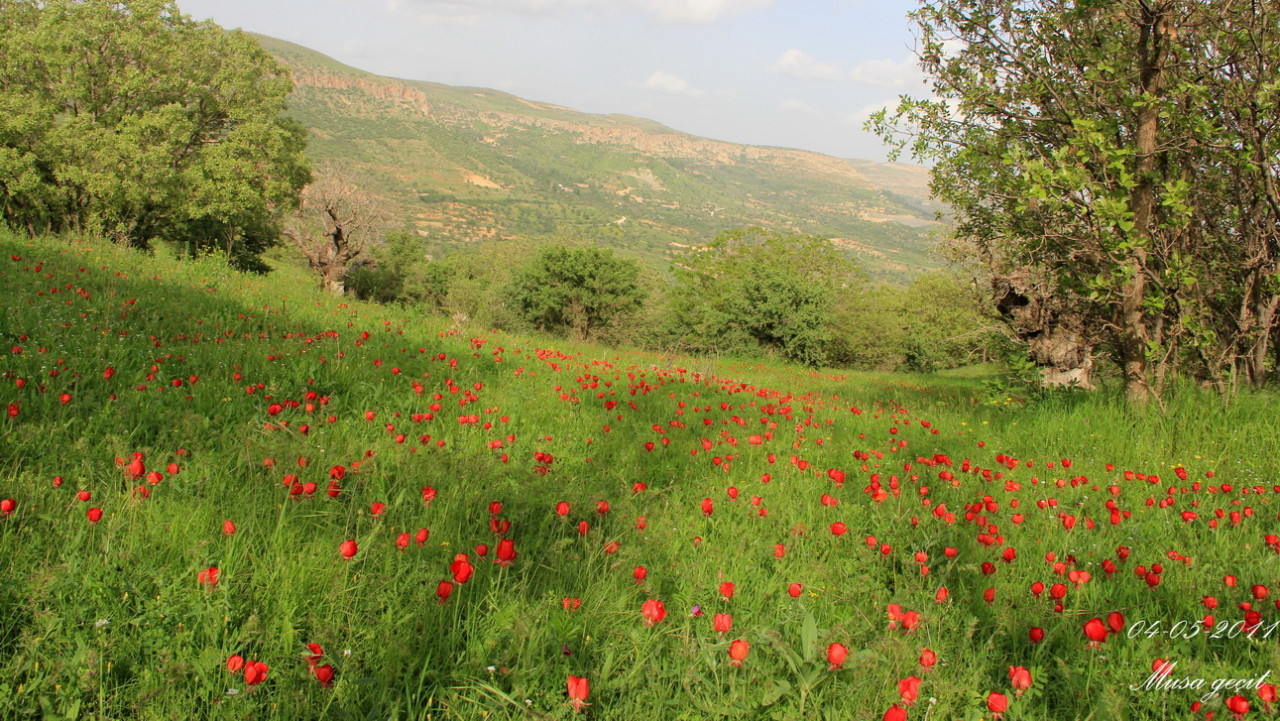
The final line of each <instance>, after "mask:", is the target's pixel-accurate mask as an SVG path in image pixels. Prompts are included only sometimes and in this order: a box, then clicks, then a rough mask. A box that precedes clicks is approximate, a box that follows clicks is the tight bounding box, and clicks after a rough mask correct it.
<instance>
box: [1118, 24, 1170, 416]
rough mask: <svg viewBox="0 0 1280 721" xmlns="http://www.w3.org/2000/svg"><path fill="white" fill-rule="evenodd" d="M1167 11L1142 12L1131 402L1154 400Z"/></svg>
mask: <svg viewBox="0 0 1280 721" xmlns="http://www.w3.org/2000/svg"><path fill="white" fill-rule="evenodd" d="M1167 15H1168V10H1167V9H1163V8H1159V9H1153V8H1146V9H1144V11H1143V15H1142V30H1141V35H1140V37H1139V41H1138V43H1139V47H1140V51H1139V52H1140V57H1141V58H1142V60H1141V62H1142V66H1141V68H1140V78H1141V83H1142V94H1143V96H1144V99H1146V100H1147V102H1145V103H1144V104H1143V105H1142V108H1141V109H1140V110H1139V111H1138V125H1137V129H1136V130H1137V138H1136V140H1137V147H1136V148H1135V150H1136V151H1137V161H1138V162H1137V167H1136V168H1135V170H1136V171H1137V172H1136V173H1135V175H1136V178H1137V183H1135V184H1134V186H1133V190H1132V191H1131V192H1130V194H1129V210H1130V211H1131V212H1132V213H1133V230H1132V231H1131V232H1132V235H1133V236H1135V237H1134V238H1133V240H1134V246H1135V247H1134V249H1133V251H1132V254H1131V255H1130V257H1129V261H1128V263H1127V265H1128V278H1126V279H1125V282H1124V284H1123V285H1122V286H1121V288H1120V318H1119V321H1120V322H1119V323H1118V324H1117V325H1118V326H1119V334H1120V343H1119V345H1120V355H1121V359H1122V365H1123V368H1124V394H1125V398H1127V399H1128V400H1129V403H1130V404H1131V405H1145V404H1146V403H1147V402H1148V401H1149V400H1151V392H1150V385H1149V384H1148V382H1147V341H1148V340H1149V336H1148V333H1147V319H1146V313H1145V311H1144V310H1143V307H1142V305H1143V303H1142V302H1143V300H1144V299H1145V297H1146V292H1147V287H1146V286H1147V244H1148V243H1150V242H1151V227H1152V225H1153V224H1154V222H1155V203H1156V193H1155V173H1156V147H1157V143H1156V141H1157V139H1158V137H1159V130H1160V108H1159V107H1158V106H1157V105H1156V104H1155V102H1154V100H1155V98H1156V97H1158V96H1159V95H1160V91H1161V86H1162V80H1163V74H1164V62H1163V57H1162V42H1161V41H1162V40H1163V35H1164V29H1163V28H1164V22H1165V17H1166V16H1167Z"/></svg>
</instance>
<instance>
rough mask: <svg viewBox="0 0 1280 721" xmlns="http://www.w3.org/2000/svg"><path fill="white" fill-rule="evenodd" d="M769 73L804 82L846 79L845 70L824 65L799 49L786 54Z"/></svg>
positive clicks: (835, 66)
mask: <svg viewBox="0 0 1280 721" xmlns="http://www.w3.org/2000/svg"><path fill="white" fill-rule="evenodd" d="M769 72H771V73H777V74H779V75H786V76H787V77H791V78H801V79H804V80H839V79H840V78H842V77H844V70H842V69H841V68H840V67H839V66H837V65H832V64H830V63H824V62H822V61H820V60H817V59H815V58H814V57H813V56H811V55H809V54H807V53H805V52H804V51H803V50H801V49H799V48H791V49H790V50H788V51H786V52H784V53H783V54H782V55H781V56H780V57H779V58H778V60H777V62H775V63H774V64H773V65H770V66H769Z"/></svg>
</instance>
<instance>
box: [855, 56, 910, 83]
mask: <svg viewBox="0 0 1280 721" xmlns="http://www.w3.org/2000/svg"><path fill="white" fill-rule="evenodd" d="M919 62H920V61H919V60H917V59H916V58H914V57H908V58H907V59H906V60H903V61H902V62H894V61H892V60H885V59H880V60H864V61H862V62H860V63H858V64H857V65H855V66H853V69H852V70H850V71H849V77H851V78H853V79H854V80H856V81H857V82H860V83H866V84H867V85H879V86H881V87H886V88H901V87H908V86H912V85H919V84H921V83H923V82H924V74H923V73H921V72H920V64H919Z"/></svg>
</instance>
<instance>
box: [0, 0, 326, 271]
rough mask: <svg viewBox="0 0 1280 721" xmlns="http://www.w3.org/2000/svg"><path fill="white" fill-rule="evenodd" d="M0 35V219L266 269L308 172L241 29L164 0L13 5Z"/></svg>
mask: <svg viewBox="0 0 1280 721" xmlns="http://www.w3.org/2000/svg"><path fill="white" fill-rule="evenodd" d="M0 38H3V40H2V41H0V42H3V52H0V178H2V179H0V218H3V219H4V220H5V221H7V222H8V223H9V224H11V225H13V226H15V227H20V228H24V229H26V230H28V231H29V232H37V231H48V230H54V231H58V230H66V229H84V230H88V231H91V232H94V231H96V232H102V233H105V234H106V235H107V236H109V237H111V238H113V239H115V240H116V241H117V242H124V243H128V244H130V245H133V246H135V247H149V246H150V245H151V243H152V242H153V241H155V240H157V239H160V238H164V239H167V240H170V241H172V242H174V243H176V244H178V245H180V246H182V247H184V248H185V249H186V250H187V252H188V253H190V254H191V255H193V256H194V255H196V254H197V253H199V252H201V251H202V250H204V249H207V248H219V249H221V250H222V252H223V253H225V254H226V255H227V257H228V259H229V260H230V261H231V262H233V263H234V264H236V265H238V266H240V267H244V268H258V269H260V268H261V266H260V264H259V263H258V261H257V257H258V255H259V254H260V253H261V252H262V251H263V250H264V249H265V248H267V247H268V246H270V245H271V244H272V243H274V242H275V241H276V239H277V237H278V232H279V231H278V227H279V216H280V213H282V212H286V211H288V210H290V209H291V208H293V207H294V206H295V205H296V203H297V197H298V193H299V190H300V189H301V188H302V186H303V185H305V184H306V182H307V180H308V179H309V177H310V171H309V170H308V166H307V163H306V160H305V159H304V157H303V148H304V145H305V131H304V130H303V128H302V126H300V125H299V124H298V123H296V122H294V121H293V120H291V119H289V118H287V117H284V116H283V115H282V113H283V112H284V110H285V104H284V101H285V97H286V96H287V94H288V93H289V91H290V89H291V87H292V83H291V82H290V80H289V78H288V77H287V75H285V73H284V72H283V71H282V70H281V68H280V67H279V66H278V65H277V64H276V62H275V61H274V60H273V59H272V58H271V56H269V55H268V54H267V53H266V52H264V51H263V50H262V49H261V48H260V47H259V46H258V44H257V42H256V41H255V40H254V39H253V38H252V37H249V36H247V35H245V34H243V33H240V32H230V33H228V32H226V31H224V30H223V29H222V28H220V27H218V26H216V25H213V24H211V23H196V22H193V21H192V20H190V19H189V18H187V17H185V16H183V15H182V14H181V13H180V12H179V10H178V7H177V5H176V4H175V3H172V2H162V1H161V0H133V1H132V2H101V1H96V0H95V1H89V0H48V1H46V2H36V1H35V0H15V1H13V2H5V3H3V4H0Z"/></svg>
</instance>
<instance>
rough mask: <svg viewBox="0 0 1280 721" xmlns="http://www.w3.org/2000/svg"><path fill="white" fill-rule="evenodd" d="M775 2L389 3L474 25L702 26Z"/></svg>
mask: <svg viewBox="0 0 1280 721" xmlns="http://www.w3.org/2000/svg"><path fill="white" fill-rule="evenodd" d="M774 1H775V0H388V2H387V7H388V9H389V10H391V11H392V12H395V11H396V10H397V9H399V8H400V7H402V6H403V5H405V4H411V5H414V6H416V7H418V8H420V9H421V10H422V11H423V13H424V15H425V16H426V17H429V18H433V19H448V20H455V21H472V20H477V19H479V18H481V17H485V16H493V15H508V14H510V15H550V16H560V15H567V14H571V13H577V12H591V13H605V14H607V13H614V12H620V11H622V12H638V13H641V14H644V15H648V16H650V17H652V18H654V19H656V20H659V21H661V22H665V23H675V24H683V25H701V24H705V23H710V22H714V21H716V20H719V19H720V18H723V17H728V16H730V15H737V14H739V13H746V12H753V11H756V10H763V9H765V8H768V7H772V6H773V3H774Z"/></svg>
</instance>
